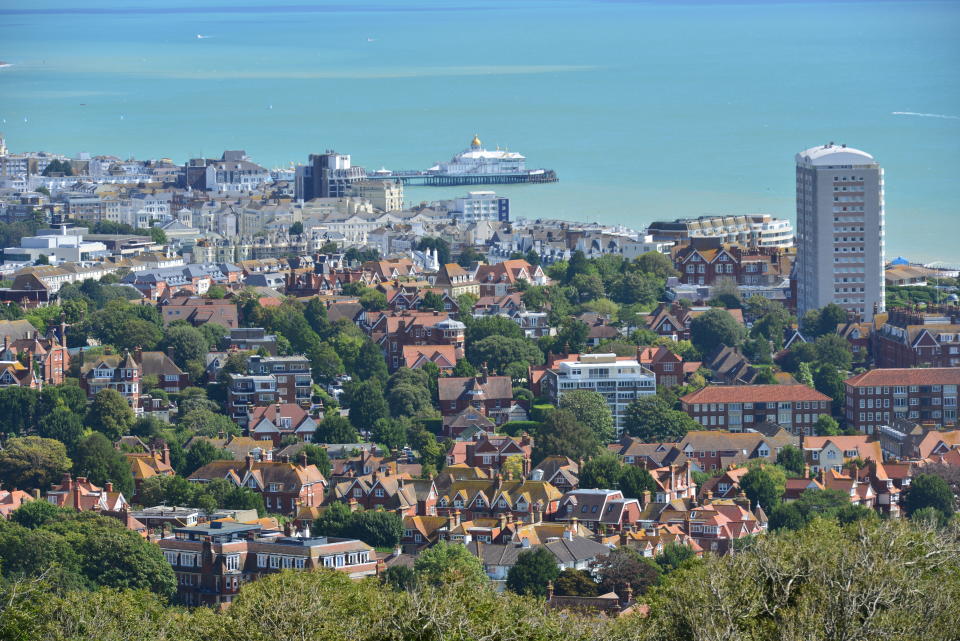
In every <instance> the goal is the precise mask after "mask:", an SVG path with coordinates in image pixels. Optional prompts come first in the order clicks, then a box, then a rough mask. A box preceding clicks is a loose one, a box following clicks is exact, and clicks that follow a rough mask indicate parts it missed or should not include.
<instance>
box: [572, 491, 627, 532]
mask: <svg viewBox="0 0 960 641" xmlns="http://www.w3.org/2000/svg"><path fill="white" fill-rule="evenodd" d="M640 513H641V510H640V502H639V501H638V500H637V499H628V498H624V496H623V492H621V491H620V490H605V489H596V490H582V489H581V490H573V491H571V492H567V493H566V494H564V495H563V498H562V499H560V507H559V509H558V510H557V512H556V514H554V519H555V520H557V521H565V522H575V523H580V524H581V525H585V526H586V527H588V528H589V529H590V530H592V531H593V532H600V531H601V530H608V533H609V531H610V530H612V531H615V532H620V531H621V530H623V529H624V528H625V527H629V526H631V525H633V524H634V523H636V522H637V521H638V520H639V519H640Z"/></svg>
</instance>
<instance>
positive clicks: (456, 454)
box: [447, 432, 533, 474]
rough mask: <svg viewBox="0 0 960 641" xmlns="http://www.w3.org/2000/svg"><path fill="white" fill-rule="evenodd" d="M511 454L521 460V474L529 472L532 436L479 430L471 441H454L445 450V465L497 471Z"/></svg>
mask: <svg viewBox="0 0 960 641" xmlns="http://www.w3.org/2000/svg"><path fill="white" fill-rule="evenodd" d="M511 456H519V457H521V459H522V460H523V472H522V473H523V474H529V473H530V457H531V456H533V438H531V437H530V435H528V434H524V435H523V436H520V437H517V438H514V437H512V436H503V435H500V434H489V433H487V432H480V433H477V434H476V435H475V436H474V440H472V441H454V442H453V443H452V444H451V445H450V449H449V450H448V451H447V465H459V464H466V465H469V466H470V467H479V468H482V469H485V470H489V471H497V470H500V468H501V467H502V466H503V464H504V462H505V461H506V460H507V459H508V458H510V457H511Z"/></svg>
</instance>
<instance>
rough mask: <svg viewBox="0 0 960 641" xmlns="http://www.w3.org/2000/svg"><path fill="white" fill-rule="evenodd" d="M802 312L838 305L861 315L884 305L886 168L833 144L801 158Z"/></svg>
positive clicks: (798, 270) (799, 239)
mask: <svg viewBox="0 0 960 641" xmlns="http://www.w3.org/2000/svg"><path fill="white" fill-rule="evenodd" d="M796 166H797V171H796V177H797V265H796V270H795V274H796V280H797V312H798V316H803V314H804V313H806V312H807V311H808V310H811V309H817V308H820V307H823V306H824V305H827V304H829V303H835V304H836V305H839V306H840V307H842V308H844V309H845V310H847V311H848V312H851V313H853V314H855V315H857V316H859V317H861V318H862V319H863V320H871V319H872V318H873V315H874V313H876V312H882V311H883V310H884V308H885V301H884V296H885V289H886V286H885V282H884V275H883V274H884V271H883V270H884V201H883V169H881V168H880V164H879V163H878V162H877V161H876V160H874V158H873V156H871V155H870V154H868V153H867V152H865V151H860V150H859V149H853V148H851V147H847V146H846V145H835V144H833V143H830V144H827V145H822V146H820V147H811V148H810V149H806V150H804V151H801V152H800V153H799V154H797V156H796Z"/></svg>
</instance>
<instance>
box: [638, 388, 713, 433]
mask: <svg viewBox="0 0 960 641" xmlns="http://www.w3.org/2000/svg"><path fill="white" fill-rule="evenodd" d="M624 427H625V428H626V431H627V433H629V434H630V435H631V436H636V437H637V438H639V439H641V440H642V441H643V442H645V443H660V442H669V443H676V442H678V441H680V440H681V439H683V437H684V436H686V434H687V432H688V431H690V430H696V429H699V427H700V426H699V424H698V423H697V422H696V421H694V420H693V419H692V418H690V417H689V416H688V415H687V414H684V413H683V412H681V411H679V410H675V409H673V408H672V407H671V406H670V404H669V403H668V402H667V401H666V400H664V399H663V397H662V396H660V395H659V394H653V395H649V396H644V397H643V398H638V399H637V400H635V401H633V402H632V403H630V405H628V406H627V411H626V415H625V416H624Z"/></svg>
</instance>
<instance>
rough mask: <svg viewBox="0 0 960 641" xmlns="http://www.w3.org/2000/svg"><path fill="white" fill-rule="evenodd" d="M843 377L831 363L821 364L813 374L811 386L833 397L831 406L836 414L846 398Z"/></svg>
mask: <svg viewBox="0 0 960 641" xmlns="http://www.w3.org/2000/svg"><path fill="white" fill-rule="evenodd" d="M817 340H820V339H817ZM843 378H844V377H843V374H841V373H840V371H839V370H837V368H836V367H835V366H834V365H833V364H831V363H827V364H825V365H821V366H820V367H819V369H817V371H816V372H815V373H814V375H813V387H814V388H815V389H816V390H817V391H818V392H820V393H821V394H826V395H827V396H829V397H830V398H831V399H833V403H831V407H832V410H833V413H834V414H836V415H840V414H842V413H843V402H844V399H845V398H846V386H845V385H844V383H843Z"/></svg>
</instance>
